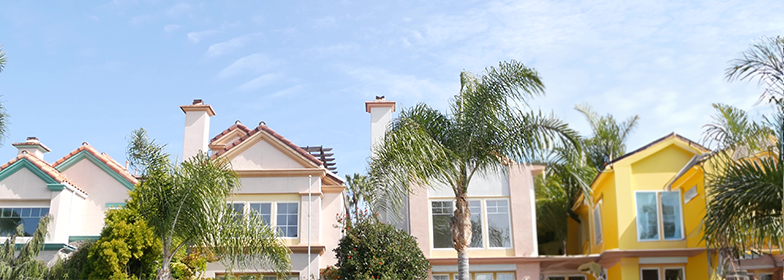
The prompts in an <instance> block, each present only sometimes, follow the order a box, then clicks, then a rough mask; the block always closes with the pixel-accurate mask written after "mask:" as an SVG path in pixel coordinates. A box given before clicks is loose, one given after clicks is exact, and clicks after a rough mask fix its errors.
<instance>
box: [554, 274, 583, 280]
mask: <svg viewBox="0 0 784 280" xmlns="http://www.w3.org/2000/svg"><path fill="white" fill-rule="evenodd" d="M547 280H585V275H551V276H547Z"/></svg>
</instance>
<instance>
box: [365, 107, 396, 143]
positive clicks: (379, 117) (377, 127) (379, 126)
mask: <svg viewBox="0 0 784 280" xmlns="http://www.w3.org/2000/svg"><path fill="white" fill-rule="evenodd" d="M394 111H395V101H387V100H386V98H384V96H376V100H373V101H365V112H368V113H370V145H371V146H370V150H371V153H375V150H376V146H378V145H380V143H381V142H382V141H384V134H386V132H387V126H388V125H389V122H390V121H391V120H392V112H394Z"/></svg>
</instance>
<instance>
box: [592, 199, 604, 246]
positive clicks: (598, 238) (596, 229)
mask: <svg viewBox="0 0 784 280" xmlns="http://www.w3.org/2000/svg"><path fill="white" fill-rule="evenodd" d="M593 236H594V244H595V245H599V244H601V243H602V200H601V199H600V200H599V202H597V203H596V206H594V208H593Z"/></svg>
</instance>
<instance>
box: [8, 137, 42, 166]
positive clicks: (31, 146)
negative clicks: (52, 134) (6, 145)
mask: <svg viewBox="0 0 784 280" xmlns="http://www.w3.org/2000/svg"><path fill="white" fill-rule="evenodd" d="M11 145H13V146H14V147H16V148H17V149H19V151H18V152H17V155H21V154H22V153H24V152H27V153H28V154H31V155H34V156H36V157H38V158H40V159H42V160H43V159H44V154H45V153H48V152H51V151H52V150H50V149H49V148H47V147H46V146H44V144H41V141H38V138H35V137H27V141H24V142H22V143H13V144H11Z"/></svg>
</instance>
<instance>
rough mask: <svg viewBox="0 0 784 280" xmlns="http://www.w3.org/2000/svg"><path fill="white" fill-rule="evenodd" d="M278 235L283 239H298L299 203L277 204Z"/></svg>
mask: <svg viewBox="0 0 784 280" xmlns="http://www.w3.org/2000/svg"><path fill="white" fill-rule="evenodd" d="M277 207H278V215H277V217H276V219H277V225H278V234H280V236H283V237H292V238H293V237H297V236H298V233H299V231H298V227H299V222H298V219H299V203H280V202H278V203H277Z"/></svg>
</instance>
